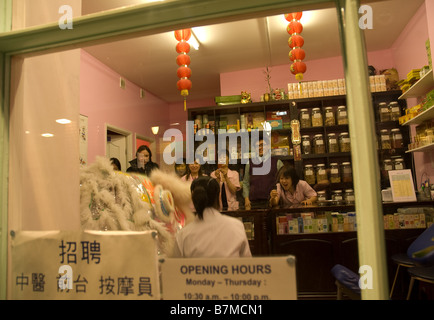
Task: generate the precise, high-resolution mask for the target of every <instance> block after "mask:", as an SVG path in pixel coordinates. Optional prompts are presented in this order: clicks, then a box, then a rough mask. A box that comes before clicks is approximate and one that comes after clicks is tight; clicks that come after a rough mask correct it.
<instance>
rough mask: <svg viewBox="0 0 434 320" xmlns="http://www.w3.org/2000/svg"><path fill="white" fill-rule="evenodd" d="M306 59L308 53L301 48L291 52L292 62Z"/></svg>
mask: <svg viewBox="0 0 434 320" xmlns="http://www.w3.org/2000/svg"><path fill="white" fill-rule="evenodd" d="M305 57H306V53H305V52H304V50H303V49H301V48H294V49H292V50H291V51H289V59H290V60H291V61H295V60H304V58H305Z"/></svg>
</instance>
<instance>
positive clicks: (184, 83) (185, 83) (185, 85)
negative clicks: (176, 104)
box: [176, 79, 193, 96]
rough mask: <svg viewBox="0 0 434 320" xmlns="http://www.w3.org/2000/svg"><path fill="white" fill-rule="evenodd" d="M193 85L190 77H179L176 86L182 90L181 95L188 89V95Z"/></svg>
mask: <svg viewBox="0 0 434 320" xmlns="http://www.w3.org/2000/svg"><path fill="white" fill-rule="evenodd" d="M192 86H193V84H192V82H191V81H190V80H189V79H179V80H178V82H177V83H176V87H177V88H178V90H179V91H181V95H183V94H182V91H187V92H184V93H186V94H185V95H186V96H187V95H188V90H190V89H191V87H192Z"/></svg>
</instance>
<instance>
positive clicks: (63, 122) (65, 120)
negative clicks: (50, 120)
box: [56, 119, 72, 124]
mask: <svg viewBox="0 0 434 320" xmlns="http://www.w3.org/2000/svg"><path fill="white" fill-rule="evenodd" d="M56 122H57V123H60V124H68V123H71V122H72V121H71V120H68V119H57V120H56Z"/></svg>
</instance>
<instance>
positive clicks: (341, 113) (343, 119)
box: [336, 106, 348, 125]
mask: <svg viewBox="0 0 434 320" xmlns="http://www.w3.org/2000/svg"><path fill="white" fill-rule="evenodd" d="M336 118H337V120H338V125H342V124H348V116H347V107H346V106H339V107H338V111H337V116H336Z"/></svg>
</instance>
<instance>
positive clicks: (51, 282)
mask: <svg viewBox="0 0 434 320" xmlns="http://www.w3.org/2000/svg"><path fill="white" fill-rule="evenodd" d="M155 235H156V233H155V232H153V231H143V232H129V231H104V232H100V231H84V232H81V231H77V232H74V231H17V232H12V296H13V299H80V300H87V299H116V300H119V299H134V300H136V299H144V300H149V299H160V297H161V295H160V283H159V277H158V254H157V241H156V239H155Z"/></svg>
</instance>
